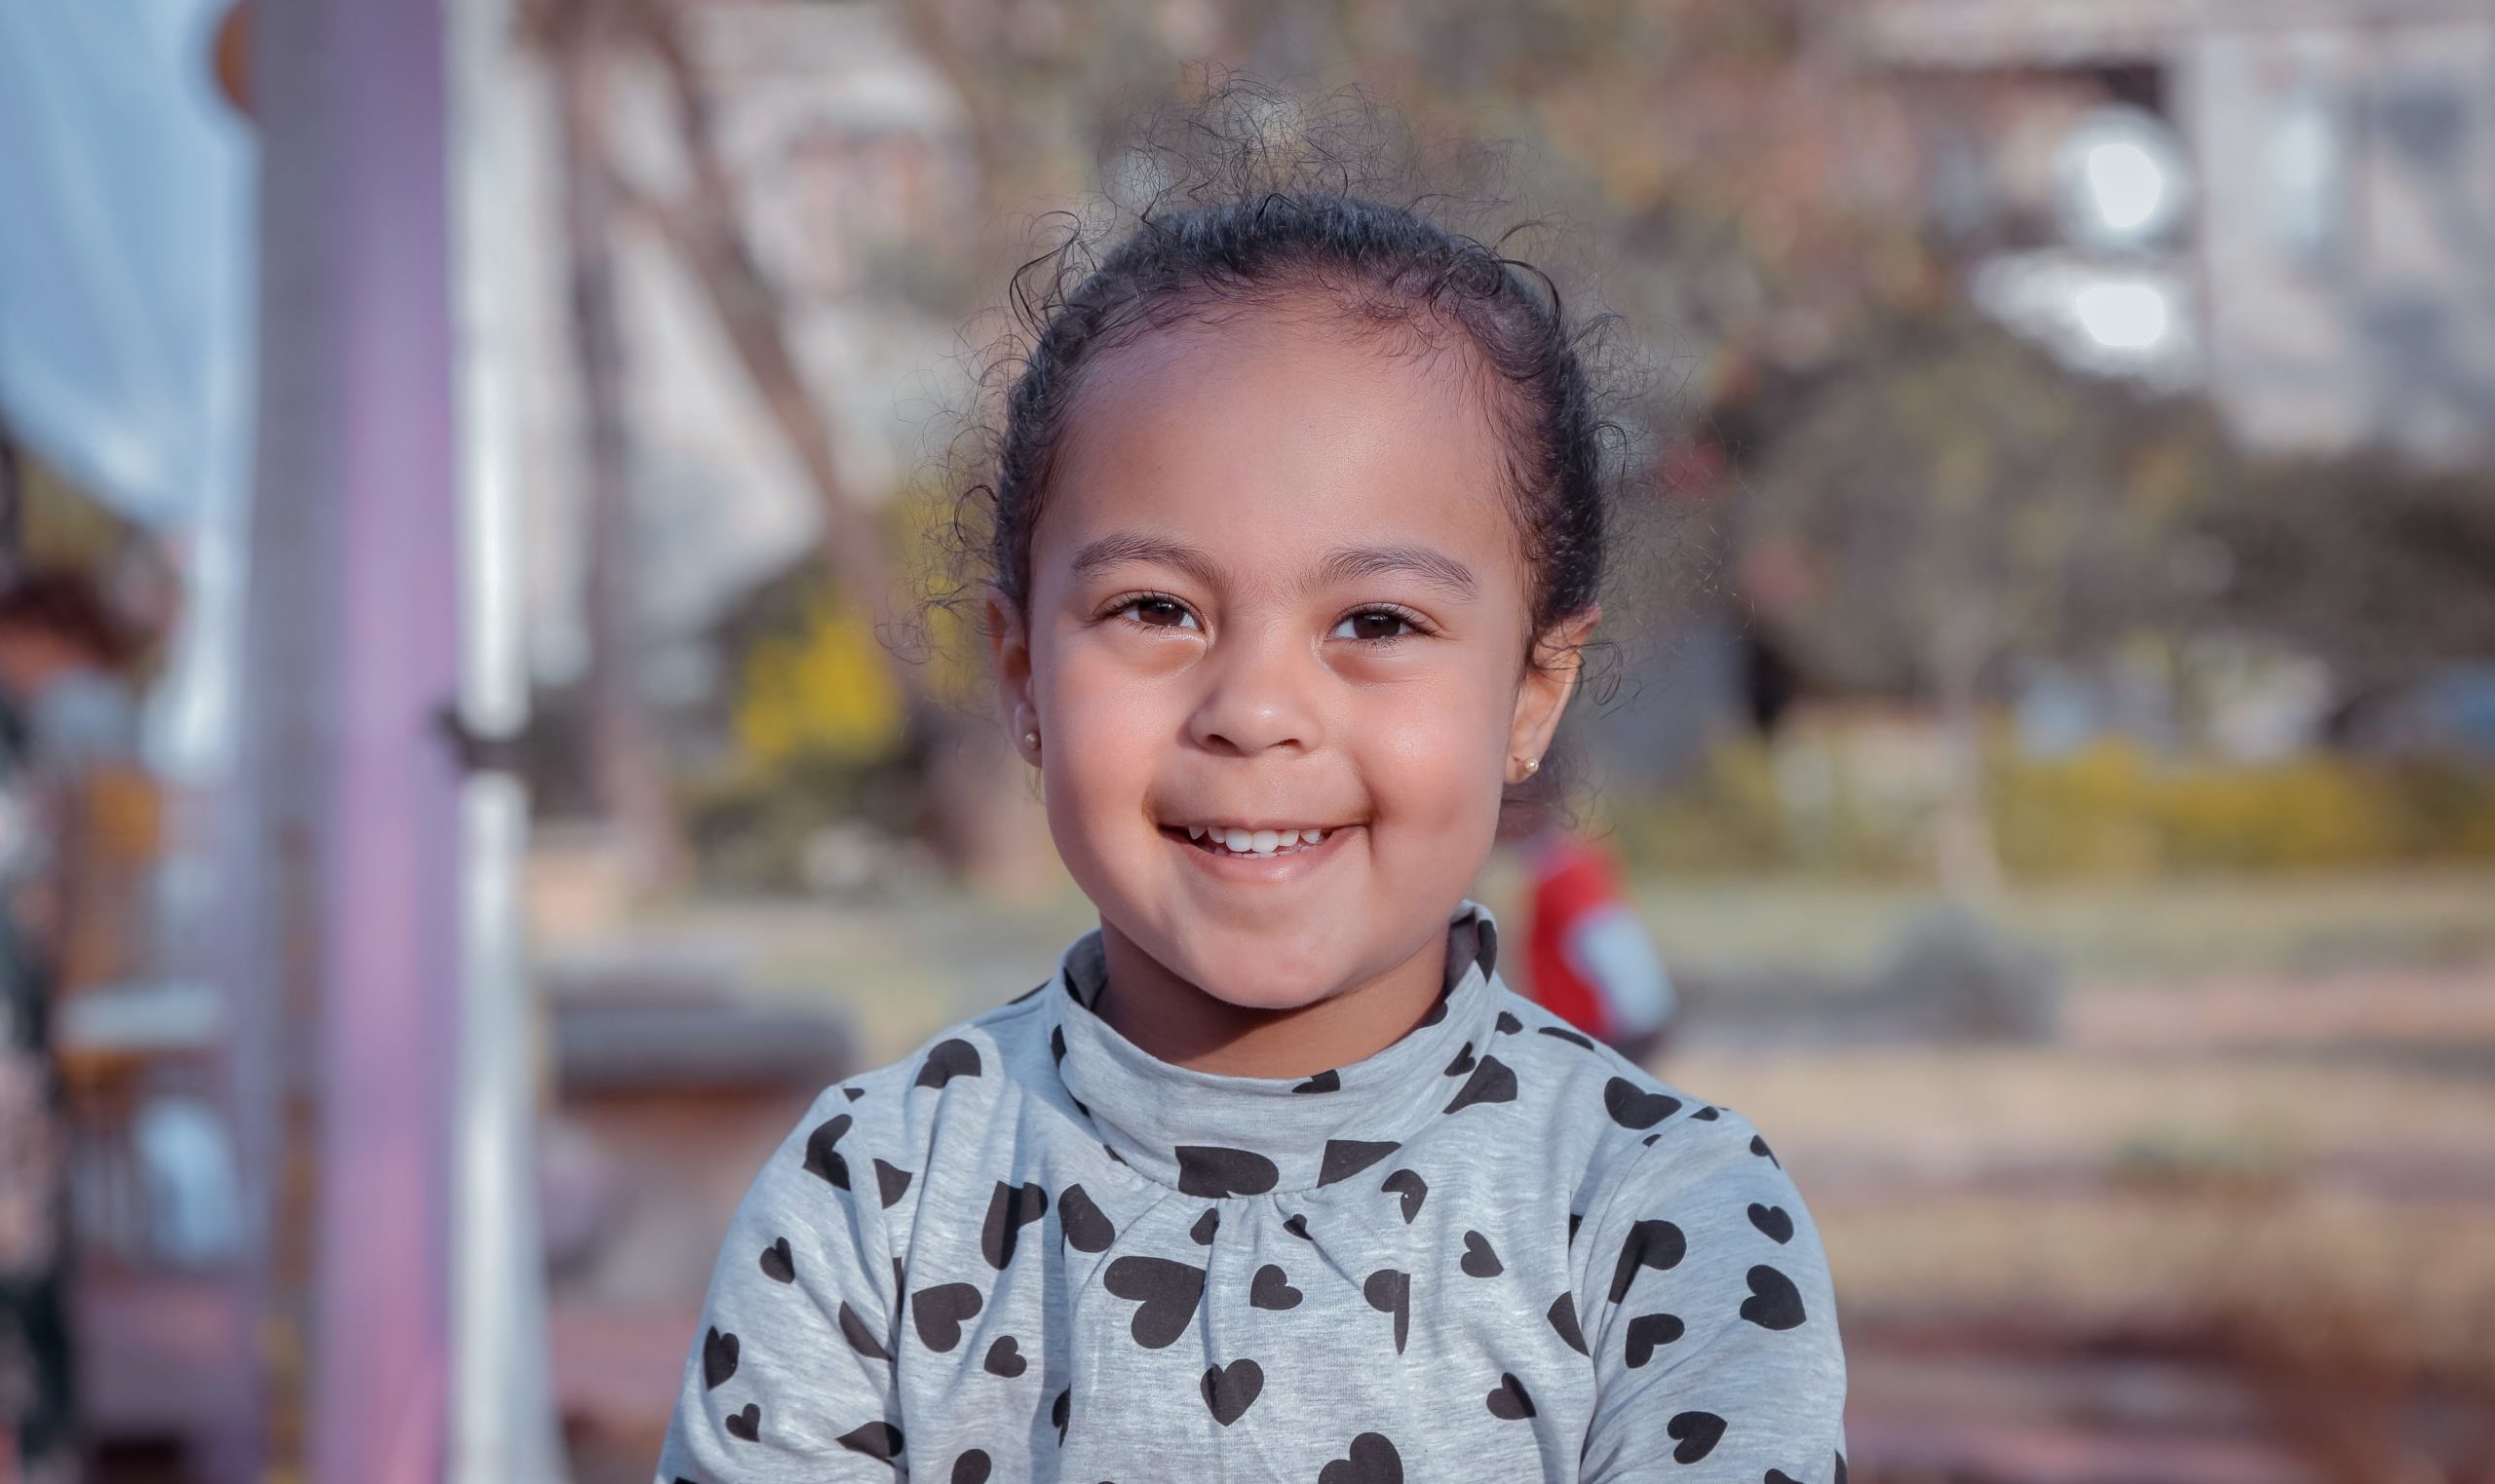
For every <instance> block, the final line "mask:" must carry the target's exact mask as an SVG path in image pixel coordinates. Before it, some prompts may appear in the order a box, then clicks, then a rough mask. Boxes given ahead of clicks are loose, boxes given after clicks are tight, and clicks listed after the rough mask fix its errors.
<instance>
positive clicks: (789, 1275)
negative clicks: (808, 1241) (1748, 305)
mask: <svg viewBox="0 0 2495 1484" xmlns="http://www.w3.org/2000/svg"><path fill="white" fill-rule="evenodd" d="M762 1275H763V1276H764V1277H767V1278H769V1279H771V1280H772V1281H773V1282H775V1283H793V1282H795V1281H796V1280H797V1259H796V1256H795V1255H794V1254H793V1253H791V1252H790V1251H789V1250H788V1238H787V1237H775V1238H773V1240H772V1243H771V1245H770V1246H767V1247H765V1248H763V1249H762Z"/></svg>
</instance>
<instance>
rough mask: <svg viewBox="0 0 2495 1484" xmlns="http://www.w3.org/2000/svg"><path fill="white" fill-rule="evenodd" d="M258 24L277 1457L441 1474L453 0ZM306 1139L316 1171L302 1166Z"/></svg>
mask: <svg viewBox="0 0 2495 1484" xmlns="http://www.w3.org/2000/svg"><path fill="white" fill-rule="evenodd" d="M257 24H258V25H259V27H260V28H261V33H260V36H259V38H258V43H257V59H258V62H259V69H258V74H259V75H258V77H257V79H256V80H255V91H256V92H257V94H258V96H259V110H258V112H259V117H258V122H259V128H260V137H261V142H262V156H261V169H262V190H263V203H262V212H261V246H262V252H263V254H264V262H263V274H262V285H261V291H262V295H263V308H262V316H263V318H262V342H261V351H262V356H263V361H264V364H263V368H262V378H261V386H262V408H261V450H260V453H261V461H260V477H259V486H258V496H259V504H258V505H257V506H256V507H255V510H254V525H255V529H254V531H253V537H252V557H251V559H252V562H253V569H252V571H251V573H250V579H249V580H250V583H251V585H252V608H253V613H252V637H251V639H250V641H249V642H250V645H251V650H252V653H251V655H250V659H249V664H250V666H251V668H250V672H249V674H248V675H247V678H246V685H247V690H248V694H249V697H250V700H249V703H248V704H249V708H250V714H249V716H248V717H247V719H246V721H245V731H244V735H245V737H246V739H247V745H250V746H253V747H255V748H256V747H259V746H262V745H265V746H266V748H267V750H266V751H263V752H259V753H258V755H255V756H249V757H247V759H246V761H245V768H246V771H247V772H249V773H250V774H251V775H252V776H253V781H252V783H251V784H250V785H249V786H251V787H252V788H253V789H254V790H255V795H254V798H253V802H252V804H251V806H250V807H251V809H252V810H253V811H254V818H256V819H257V820H258V821H259V826H260V827H259V830H258V833H257V835H256V837H254V836H252V835H251V834H250V833H249V832H248V831H247V835H246V838H247V839H251V838H256V840H257V842H258V850H259V851H261V852H264V853H265V854H264V855H263V856H261V858H257V859H246V860H243V861H239V862H238V863H237V864H238V876H239V877H240V878H242V879H243V880H245V881H247V882H249V883H250V885H249V887H247V888H246V892H247V894H248V896H249V899H247V900H246V901H245V902H244V903H243V910H245V911H247V912H249V913H253V914H255V915H256V916H257V917H258V918H259V919H260V920H261V921H263V922H265V923H268V924H270V925H271V926H270V928H269V929H268V930H267V931H266V935H264V936H263V938H262V939H261V940H262V942H263V943H264V944H265V946H266V949H267V952H266V953H265V954H264V956H263V958H262V961H261V965H260V967H261V969H262V970H263V972H262V973H261V974H260V975H259V976H258V977H257V978H256V979H255V980H247V981H245V982H243V983H241V984H239V985H238V988H239V990H240V991H241V992H242V993H244V994H246V995H253V996H261V997H265V998H264V999H263V1002H262V1003H263V1005H264V1006H274V1007H275V1008H276V1013H275V1014H274V1015H273V1016H272V1015H268V1014H266V1013H265V1011H264V1012H263V1014H262V1015H261V1016H258V1017H254V1018H256V1019H258V1020H259V1022H260V1024H261V1025H262V1026H263V1027H264V1028H265V1030H266V1031H267V1033H268V1034H269V1036H270V1039H271V1041H272V1042H273V1043H274V1046H275V1047H276V1048H277V1052H278V1054H277V1055H276V1056H275V1058H274V1060H275V1062H276V1065H275V1066H274V1067H272V1068H270V1070H271V1071H272V1072H273V1073H274V1074H275V1075H276V1076H277V1077H278V1078H279V1079H281V1080H282V1085H283V1086H284V1088H285V1089H287V1090H286V1091H285V1092H284V1094H283V1107H284V1108H285V1109H286V1110H287V1111H286V1112H284V1113H281V1114H279V1115H278V1116H277V1117H276V1118H275V1119H274V1120H273V1123H275V1124H276V1125H277V1126H275V1127H272V1128H271V1130H270V1131H271V1133H272V1134H273V1135H274V1142H275V1144H276V1145H277V1146H278V1147H276V1148H274V1149H266V1148H264V1154H265V1162H263V1164H262V1165H261V1171H262V1185H261V1189H262V1190H263V1191H264V1192H266V1193H268V1194H270V1195H271V1196H272V1197H273V1199H272V1205H273V1207H274V1212H273V1230H272V1231H271V1232H270V1234H269V1235H270V1237H271V1238H272V1240H273V1243H274V1245H275V1248H276V1250H278V1251H279V1252H280V1254H281V1255H280V1256H279V1257H278V1258H277V1259H276V1260H275V1262H274V1266H273V1269H272V1271H271V1273H270V1275H269V1279H268V1281H269V1284H270V1287H271V1290H272V1291H270V1292H269V1293H268V1297H269V1299H270V1300H271V1301H272V1304H273V1308H274V1311H275V1313H276V1315H277V1316H278V1317H279V1318H280V1320H281V1324H282V1327H283V1328H286V1329H290V1330H291V1331H292V1332H293V1333H295V1334H297V1335H298V1336H300V1337H301V1338H302V1339H303V1340H306V1341H308V1345H306V1346H305V1347H304V1348H303V1351H301V1352H300V1353H299V1369H295V1364H296V1363H297V1362H295V1361H290V1360H289V1359H288V1358H287V1357H285V1356H284V1354H283V1348H282V1350H281V1353H280V1356H279V1358H278V1363H279V1364H280V1365H281V1366H282V1367H284V1368H285V1369H287V1370H290V1371H292V1372H293V1376H294V1378H297V1379H299V1381H300V1384H301V1386H302V1388H303V1389H302V1391H301V1392H300V1393H298V1394H299V1395H300V1409H299V1411H298V1410H297V1409H296V1408H295V1407H293V1406H289V1405H288V1404H287V1399H286V1398H284V1397H283V1396H281V1397H280V1399H279V1401H278V1405H277V1408H276V1411H275V1413H274V1414H273V1420H275V1421H277V1422H278V1423H279V1424H280V1431H279V1435H278V1436H277V1437H275V1438H274V1439H272V1442H273V1452H274V1453H275V1454H276V1455H277V1457H275V1458H273V1459H271V1460H270V1462H271V1463H272V1464H274V1465H278V1466H279V1467H280V1468H283V1467H284V1465H285V1464H286V1462H287V1456H288V1455H290V1454H294V1453H295V1446H294V1445H296V1444H298V1443H299V1446H300V1449H301V1451H300V1454H299V1457H300V1459H301V1462H302V1463H303V1464H304V1465H307V1466H306V1468H305V1473H306V1475H307V1476H308V1477H309V1478H310V1479H312V1480H315V1481H317V1484H401V1481H405V1484H417V1481H424V1484H433V1481H436V1480H438V1479H439V1478H440V1477H441V1468H442V1461H443V1460H442V1455H443V1432H444V1421H445V1408H446V1402H447V1394H448V1385H447V1384H448V1378H447V1376H446V1375H445V1366H446V1363H447V1362H446V1358H445V1357H446V1353H447V1350H446V1347H447V1314H448V1299H447V1275H446V1271H445V1270H446V1234H447V1222H448V1212H449V1209H450V1198H449V1188H450V1187H449V1177H450V1164H449V1153H448V1151H449V1136H450V1129H451V1120H450V1116H449V1115H450V1107H449V1089H450V1087H451V1073H452V1056H453V1050H454V1046H455V1038H454V1032H455V1028H456V1023H457V1022H456V1018H455V1017H456V1009H457V1006H458V982H459V979H458V975H459V971H460V961H459V932H460V926H459V925H460V918H459V901H458V897H457V893H456V876H457V863H456V862H457V846H458V829H459V818H460V805H459V780H458V777H457V773H456V769H455V766H454V760H453V756H452V752H451V749H450V748H449V746H448V745H447V744H446V741H445V735H444V732H443V730H442V728H441V720H440V718H441V714H442V710H443V708H444V707H445V706H447V705H448V704H451V703H452V702H453V701H454V699H455V697H456V694H457V684H458V627H457V626H458V615H457V599H458V593H457V583H456V577H457V566H456V562H457V556H458V543H457V525H456V522H457V518H458V502H457V499H456V474H457V460H456V456H455V450H454V448H453V446H452V413H451V337H450V321H449V303H448V297H447V295H448V291H449V288H448V276H447V261H448V259H447V250H448V242H447V217H446V205H447V202H446V190H447V186H446V180H445V166H444V147H445V114H444V95H443V88H444V75H443V74H444V38H443V31H442V18H441V9H440V0H258V17H257ZM306 1011H308V1012H309V1018H310V1020H311V1022H312V1023H310V1024H306V1023H305V1019H306V1015H305V1012H306ZM272 1019H273V1020H274V1021H275V1022H276V1023H275V1024H274V1025H270V1024H268V1021H269V1020H272ZM307 1156H308V1157H310V1161H309V1162H310V1165H311V1169H312V1174H311V1178H310V1181H309V1187H308V1190H307V1189H305V1187H304V1186H302V1185H301V1184H296V1183H290V1182H289V1177H288V1170H289V1169H298V1170H299V1169H301V1168H302V1167H303V1165H304V1162H305V1160H306V1157H307ZM288 1192H292V1193H293V1194H292V1195H291V1196H289V1195H288ZM306 1197H308V1201H307V1200H306V1199H304V1198H306ZM307 1222H308V1226H309V1232H308V1235H309V1237H310V1240H309V1242H308V1243H306V1242H304V1241H303V1236H304V1233H303V1227H304V1224H305V1223H307ZM307 1246H308V1252H307V1251H306V1248H307ZM288 1252H291V1253H293V1254H296V1256H295V1257H294V1258H292V1259H289V1258H288V1257H286V1256H284V1255H283V1254H285V1253H288ZM306 1259H308V1264H307V1262H306ZM307 1267H308V1277H309V1286H310V1292H309V1294H308V1295H305V1294H303V1293H301V1292H300V1291H299V1289H298V1288H297V1285H298V1284H300V1283H301V1282H302V1281H303V1279H304V1277H305V1276H306V1273H307ZM307 1297H308V1303H307V1302H304V1300H305V1299H306V1298H307ZM287 1379H288V1378H287V1377H285V1376H283V1375H282V1376H281V1377H280V1378H279V1385H280V1387H281V1388H282V1389H283V1388H284V1387H285V1384H286V1380H287ZM289 1420H299V1421H300V1424H301V1431H300V1432H299V1433H295V1434H294V1435H292V1436H288V1435H287V1434H288V1433H293V1432H294V1429H293V1428H291V1427H286V1426H285V1424H286V1423H288V1421H289Z"/></svg>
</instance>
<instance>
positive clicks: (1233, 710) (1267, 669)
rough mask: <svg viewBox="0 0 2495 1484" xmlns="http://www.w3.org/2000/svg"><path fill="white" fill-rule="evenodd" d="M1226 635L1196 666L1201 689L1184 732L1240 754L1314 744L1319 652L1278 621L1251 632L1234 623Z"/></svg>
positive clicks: (1220, 749) (1317, 733) (1317, 738)
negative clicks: (1297, 639)
mask: <svg viewBox="0 0 2495 1484" xmlns="http://www.w3.org/2000/svg"><path fill="white" fill-rule="evenodd" d="M1227 638H1228V643H1227V644H1226V645H1222V646H1219V647H1218V648H1217V649H1216V652H1215V653H1214V655H1213V656H1212V657H1211V663H1209V664H1208V665H1205V666H1201V667H1200V668H1199V669H1198V671H1197V673H1198V674H1200V675H1202V676H1203V677H1204V680H1205V689H1204V692H1203V694H1202V695H1201V696H1200V697H1199V698H1198V699H1197V702H1196V707H1195V711H1194V713H1193V714H1191V715H1190V716H1189V717H1188V718H1187V731H1188V736H1189V737H1190V738H1192V739H1193V740H1194V741H1195V742H1196V743H1197V744H1198V745H1199V746H1202V747H1204V748H1206V749H1207V750H1209V751H1213V752H1229V753H1235V754H1237V755H1239V756H1242V757H1253V756H1255V755H1256V754H1258V753H1260V752H1267V751H1271V750H1273V749H1275V748H1278V747H1286V748H1295V749H1297V750H1299V751H1302V752H1306V751H1309V750H1312V749H1313V748H1315V747H1316V745H1317V744H1318V742H1319V741H1320V738H1321V734H1322V727H1321V724H1320V717H1319V714H1318V705H1317V704H1316V698H1315V694H1314V693H1315V689H1316V686H1317V683H1318V681H1319V679H1320V678H1321V674H1320V672H1321V670H1322V669H1323V666H1321V665H1320V664H1319V663H1318V659H1317V657H1316V656H1315V655H1313V654H1311V653H1309V652H1308V649H1307V647H1306V646H1305V645H1302V644H1294V643H1293V642H1292V639H1291V637H1290V631H1289V629H1288V628H1286V627H1285V626H1282V625H1274V626H1271V627H1270V628H1267V629H1266V630H1265V631H1263V632H1261V633H1254V634H1243V633H1242V632H1241V631H1240V629H1239V628H1236V627H1234V628H1232V630H1231V632H1230V634H1229V635H1228V636H1227Z"/></svg>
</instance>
